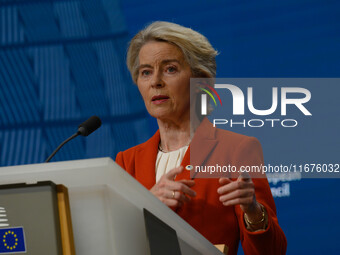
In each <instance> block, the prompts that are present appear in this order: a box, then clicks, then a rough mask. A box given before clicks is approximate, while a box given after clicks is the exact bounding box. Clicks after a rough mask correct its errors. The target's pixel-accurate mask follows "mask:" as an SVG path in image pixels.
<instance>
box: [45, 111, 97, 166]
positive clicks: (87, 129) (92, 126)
mask: <svg viewBox="0 0 340 255" xmlns="http://www.w3.org/2000/svg"><path fill="white" fill-rule="evenodd" d="M101 125H102V122H101V120H100V119H99V117H97V116H92V117H90V118H89V119H88V120H86V121H84V122H83V123H81V124H80V125H79V127H78V131H77V132H76V133H74V134H73V135H71V136H70V137H69V138H67V139H66V140H65V141H63V142H62V143H61V144H60V145H59V146H58V147H57V148H56V149H55V150H54V151H53V152H52V154H51V155H50V156H49V157H48V158H47V159H46V160H45V162H46V163H47V162H49V161H50V160H51V159H52V158H53V156H54V155H55V154H56V153H57V152H58V151H59V150H60V149H61V147H63V146H64V145H65V144H66V143H67V142H69V141H71V140H72V139H73V138H75V137H77V136H78V135H82V136H88V135H89V134H91V133H92V132H94V131H95V130H97V129H98V128H99V127H100V126H101Z"/></svg>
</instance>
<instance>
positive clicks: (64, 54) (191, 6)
mask: <svg viewBox="0 0 340 255" xmlns="http://www.w3.org/2000/svg"><path fill="white" fill-rule="evenodd" d="M339 11H340V2H339V1H322V0H318V1H315V0H308V1H307V0H300V1H292V0H287V1H249V0H246V1H222V0H210V1H208V0H205V1H203V0H195V1H194V0H188V1H179V0H173V1H170V2H169V1H165V2H161V1H156V0H151V1H147V2H140V1H137V0H125V1H123V0H122V1H120V2H119V1H116V0H82V1H80V0H54V1H52V0H50V1H46V0H44V1H43V0H30V1H29V0H0V165H1V166H7V165H18V164H30V163H38V162H43V161H44V159H46V158H47V156H48V155H49V154H50V153H51V152H52V151H53V149H54V148H55V147H56V146H57V145H58V144H59V143H60V142H61V141H62V140H64V139H65V138H66V137H68V136H69V135H71V134H73V133H74V132H75V131H76V127H77V125H78V124H79V123H80V122H82V121H84V120H85V119H87V118H88V117H89V116H91V115H93V114H96V115H98V116H99V117H101V118H102V120H103V127H102V128H101V129H100V130H98V131H96V132H95V133H94V134H92V135H91V136H89V137H88V138H86V139H85V138H83V137H81V138H77V139H76V140H74V141H72V142H71V143H69V144H67V145H66V146H65V147H64V148H63V149H62V150H61V151H60V152H59V153H58V154H57V155H56V156H55V158H54V160H55V161H59V160H71V159H82V158H92V157H102V156H110V157H113V158H114V157H115V155H116V154H117V152H118V151H121V150H124V149H126V148H129V147H131V146H133V145H136V144H138V143H141V142H143V141H145V140H146V139H148V138H149V137H150V136H151V135H152V134H153V133H154V131H155V130H156V129H157V126H156V122H155V121H154V120H152V119H151V118H149V116H148V114H147V112H146V110H145V108H144V105H143V102H142V100H141V97H140V96H139V94H138V91H137V89H136V87H135V86H134V85H133V84H132V82H131V78H130V76H129V74H128V72H127V70H126V67H125V54H126V48H127V43H128V41H129V39H131V37H132V36H133V35H134V34H135V33H136V32H137V31H139V30H140V29H142V28H143V27H144V26H145V25H146V24H147V23H150V22H151V21H155V20H166V21H172V22H176V23H179V24H181V25H184V26H189V27H192V28H193V29H195V30H197V31H199V32H201V33H203V34H204V35H205V36H206V37H207V38H208V39H209V40H210V42H211V43H212V45H213V46H214V47H215V48H216V49H217V50H218V51H219V52H220V55H219V56H218V57H217V66H218V70H217V76H218V77H239V78H242V77H252V78H254V77H339V73H340V68H339V67H340V48H339V45H340V33H339V31H340V16H339ZM339 92H340V87H339V88H337V87H333V88H332V93H333V97H335V96H334V95H337V94H338V93H339ZM335 100H336V97H335ZM318 107H320V109H324V114H325V115H327V114H329V115H330V117H332V120H334V121H336V122H337V123H338V122H339V116H338V115H335V116H333V115H332V114H333V112H332V111H331V112H329V111H328V109H330V108H331V109H334V108H338V107H339V103H338V101H334V100H333V101H331V100H329V101H328V102H326V103H320V104H318ZM320 111H321V110H320ZM330 124H332V123H327V125H318V126H317V129H315V130H314V131H313V132H310V134H309V136H308V137H306V138H305V139H306V141H307V139H312V140H313V139H314V137H317V136H318V134H324V133H326V134H328V133H329V137H331V136H334V138H335V139H339V138H338V136H337V134H336V133H335V134H334V133H332V132H328V129H327V126H328V125H330ZM327 132H328V133H327ZM301 135H303V133H302V134H301V132H293V131H292V132H291V133H290V134H289V136H288V137H287V136H283V137H280V136H279V137H276V139H277V140H276V143H280V139H281V141H283V140H286V139H291V141H295V140H296V139H297V138H298V137H301ZM337 141H338V140H335V143H334V144H335V145H334V146H333V147H332V150H336V151H339V150H338V148H336V145H339V143H338V142H337ZM261 143H262V144H263V145H264V148H263V149H264V151H265V152H266V151H269V148H270V147H267V146H270V145H268V144H270V143H269V142H268V140H266V138H265V137H264V138H263V139H261ZM316 145H317V146H324V147H325V150H324V153H325V157H327V144H318V143H316ZM290 146H291V145H290ZM283 149H286V150H287V151H289V149H290V148H289V147H287V148H283ZM333 152H334V151H333ZM300 153H301V157H307V156H308V151H305V152H304V150H302V149H301V150H300ZM265 156H266V155H265ZM286 160H289V159H287V158H286ZM339 184H340V183H339V181H338V180H337V179H332V180H320V179H313V180H301V181H295V182H291V183H290V196H289V197H281V198H276V205H277V209H278V218H279V221H280V225H281V226H282V228H283V229H284V232H285V234H286V236H287V239H288V252H287V254H318V253H321V252H323V253H327V254H337V253H339V252H340V248H338V245H337V241H338V240H337V237H338V234H337V233H338V232H337V231H338V228H339V223H338V218H339V212H340V207H339V205H338V204H339V203H338V202H339V198H338V196H337V193H338V190H339V189H338V186H339ZM277 185H279V184H277Z"/></svg>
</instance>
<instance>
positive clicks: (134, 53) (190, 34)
mask: <svg viewBox="0 0 340 255" xmlns="http://www.w3.org/2000/svg"><path fill="white" fill-rule="evenodd" d="M149 41H161V42H168V43H171V44H173V45H176V46H177V47H178V48H180V49H181V51H182V53H183V55H184V57H185V59H186V61H187V62H188V64H189V65H190V67H191V71H192V73H193V75H194V77H206V78H214V77H215V76H216V60H215V58H216V56H217V54H218V52H217V51H216V50H215V49H214V48H213V47H212V46H211V44H210V43H209V41H208V39H207V38H206V37H205V36H203V35H202V34H200V33H198V32H196V31H194V30H192V29H191V28H187V27H183V26H180V25H178V24H175V23H170V22H163V21H156V22H153V23H151V24H150V25H148V26H147V27H146V28H144V29H143V30H141V31H139V32H138V34H136V35H135V36H134V37H133V38H132V40H131V42H130V45H129V48H128V52H127V61H126V62H127V66H128V69H129V71H130V73H131V76H132V79H133V81H134V82H135V83H137V78H138V65H139V59H138V56H139V51H140V49H141V48H142V47H143V45H144V44H146V43H147V42H149Z"/></svg>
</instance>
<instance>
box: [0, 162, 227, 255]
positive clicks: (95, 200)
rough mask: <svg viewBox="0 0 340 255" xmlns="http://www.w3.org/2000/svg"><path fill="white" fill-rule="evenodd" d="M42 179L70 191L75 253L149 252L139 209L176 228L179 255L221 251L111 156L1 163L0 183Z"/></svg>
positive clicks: (118, 254) (116, 254) (120, 254)
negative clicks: (15, 164)
mask: <svg viewBox="0 0 340 255" xmlns="http://www.w3.org/2000/svg"><path fill="white" fill-rule="evenodd" d="M47 180H51V181H53V182H54V183H56V184H63V185H65V186H66V187H67V188H68V190H69V197H70V206H71V215H72V225H73V232H74V241H75V246H76V253H77V254H78V255H93V254H98V255H137V254H138V255H148V254H149V248H148V243H147V238H146V230H145V224H144V217H143V208H146V209H148V210H149V211H150V212H151V213H153V214H154V215H156V216H157V217H158V218H160V219H161V220H163V221H164V222H165V223H167V224H168V225H169V226H171V227H172V228H173V229H175V230H176V232H177V235H178V238H179V243H180V248H181V252H182V254H183V255H186V254H188V255H199V254H204V255H210V254H211V255H214V254H216V255H220V254H222V253H221V252H220V251H219V250H217V249H216V248H215V247H214V246H213V245H212V244H211V243H210V242H209V241H208V240H206V239H205V238H204V237H203V236H202V235H201V234H199V233H198V232H197V231H196V230H195V229H193V228H192V227H191V226H190V225H189V224H188V223H186V222H185V221H184V220H183V219H182V218H180V217H179V216H178V215H177V214H176V213H174V212H173V211H172V210H170V209H169V208H168V207H167V206H165V205H164V204H163V203H162V202H161V201H159V200H158V199H157V198H156V197H154V196H153V195H152V194H151V193H150V192H149V191H148V190H147V189H145V188H144V187H143V186H142V185H141V184H140V183H139V182H137V181H136V180H135V179H134V178H132V177H131V176H130V175H129V174H128V173H127V172H125V171H124V170H123V169H122V168H121V167H120V166H118V165H117V164H116V163H115V162H114V161H113V160H112V159H110V158H99V159H86V160H75V161H66V162H56V163H43V164H34V165H22V166H12V167H1V168H0V184H11V183H36V182H38V181H47ZM0 203H1V200H0ZM0 206H1V204H0Z"/></svg>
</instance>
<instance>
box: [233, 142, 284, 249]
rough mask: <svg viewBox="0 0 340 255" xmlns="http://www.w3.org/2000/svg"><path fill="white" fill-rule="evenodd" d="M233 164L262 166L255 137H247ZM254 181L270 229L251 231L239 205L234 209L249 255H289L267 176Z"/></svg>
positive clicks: (241, 237)
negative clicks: (287, 254)
mask: <svg viewBox="0 0 340 255" xmlns="http://www.w3.org/2000/svg"><path fill="white" fill-rule="evenodd" d="M233 161H234V164H236V165H237V166H238V167H241V166H261V165H263V153H262V148H261V144H260V142H259V141H258V140H257V139H256V138H253V137H247V138H245V139H244V140H243V141H242V142H241V144H240V145H239V146H238V148H237V150H236V152H235V154H234V159H233ZM259 177H260V176H258V175H256V178H252V181H253V183H254V185H255V196H256V200H257V201H258V202H259V203H260V204H262V205H263V206H264V208H265V210H266V211H267V214H268V226H267V228H266V229H265V230H261V231H256V232H251V231H249V230H247V228H246V225H245V222H244V213H243V211H242V210H241V208H240V206H235V213H236V216H237V218H238V223H239V226H240V240H241V243H242V247H243V250H244V253H245V254H246V255H267V254H268V255H271V254H275V255H281V254H286V249H287V240H286V237H285V234H284V233H283V231H282V229H281V227H280V226H279V223H278V220H277V216H276V207H275V203H274V199H273V196H272V194H271V190H270V187H269V183H268V180H267V178H266V176H265V175H263V176H262V178H259Z"/></svg>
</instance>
